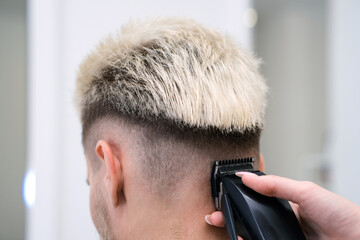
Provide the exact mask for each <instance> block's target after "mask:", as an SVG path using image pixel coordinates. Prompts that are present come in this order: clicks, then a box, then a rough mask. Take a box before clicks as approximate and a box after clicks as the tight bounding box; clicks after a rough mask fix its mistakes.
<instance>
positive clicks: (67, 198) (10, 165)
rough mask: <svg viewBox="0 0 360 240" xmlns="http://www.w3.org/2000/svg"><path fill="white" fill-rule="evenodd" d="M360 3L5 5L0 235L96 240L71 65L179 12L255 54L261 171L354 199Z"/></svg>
mask: <svg viewBox="0 0 360 240" xmlns="http://www.w3.org/2000/svg"><path fill="white" fill-rule="evenodd" d="M359 11H360V1H357V0H328V1H326V0H288V1H285V0H268V1H262V0H222V1H220V0H211V1H206V0H195V1H194V0H183V1H165V0H153V1H145V0H133V1H118V0H102V1H100V0H90V1H89V0H77V1H71V0H62V1H60V0H28V1H26V0H1V1H0V34H1V35H0V36H1V37H0V153H1V157H0V239H1V240H17V239H27V240H49V239H50V240H64V239H65V240H68V239H69V240H72V239H89V240H91V239H98V236H97V234H96V231H95V229H94V227H93V225H92V223H91V219H90V213H89V206H88V187H87V185H86V184H85V179H86V166H85V159H84V156H83V153H82V147H81V144H80V141H81V140H80V124H79V121H78V118H77V115H76V112H75V109H74V107H73V105H72V95H73V91H74V83H75V76H76V70H77V66H78V65H79V63H80V62H81V60H82V58H84V57H85V56H86V54H87V53H88V52H89V50H90V49H92V48H93V47H94V45H95V44H96V43H97V42H98V41H99V40H100V39H102V38H103V37H104V36H106V35H107V34H109V33H111V32H115V31H116V30H119V29H120V26H121V25H122V24H124V23H126V22H128V21H129V20H130V19H137V18H145V17H154V16H186V17H191V18H194V19H196V20H198V21H199V22H201V23H203V24H205V25H208V26H210V27H212V28H215V29H218V30H220V31H222V32H224V33H227V34H229V35H231V36H233V37H234V38H235V39H236V40H237V41H238V42H239V44H241V45H243V46H246V47H247V48H249V49H251V50H252V51H253V52H254V53H255V54H256V55H257V56H258V57H260V58H261V59H262V62H263V65H262V72H263V74H264V75H265V76H266V78H267V81H268V85H269V87H270V92H269V97H268V99H269V100H268V108H267V118H266V126H265V131H264V133H263V137H262V145H261V147H262V152H263V155H264V157H265V162H266V172H267V173H269V174H277V175H281V176H286V177H290V178H293V179H298V180H310V181H314V182H316V183H318V184H320V185H321V186H324V187H326V188H327V189H330V190H332V191H334V192H336V193H338V194H340V195H341V196H344V197H346V198H348V199H350V200H352V201H354V202H355V203H357V204H360V191H359V189H360V176H359V174H358V170H359V169H360V159H359V156H358V155H357V151H358V149H359V147H358V146H360V145H359V143H360V126H359V125H360V108H359V105H360V72H359V71H358V68H359V62H360V46H359V43H360V27H359V26H360V17H359V16H360V15H359V14H358V12H359Z"/></svg>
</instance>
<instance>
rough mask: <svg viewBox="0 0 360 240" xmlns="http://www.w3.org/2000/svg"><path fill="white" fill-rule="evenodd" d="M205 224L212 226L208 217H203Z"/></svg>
mask: <svg viewBox="0 0 360 240" xmlns="http://www.w3.org/2000/svg"><path fill="white" fill-rule="evenodd" d="M205 222H206V223H207V224H209V225H211V226H212V223H211V222H210V215H206V216H205Z"/></svg>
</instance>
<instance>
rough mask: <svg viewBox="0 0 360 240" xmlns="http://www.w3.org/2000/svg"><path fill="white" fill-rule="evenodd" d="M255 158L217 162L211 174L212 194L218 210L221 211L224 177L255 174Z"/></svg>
mask: <svg viewBox="0 0 360 240" xmlns="http://www.w3.org/2000/svg"><path fill="white" fill-rule="evenodd" d="M254 161H255V159H254V157H248V158H238V159H231V160H222V161H215V162H214V165H213V169H212V174H211V193H212V196H213V197H214V199H215V205H216V208H217V209H218V210H219V209H220V204H219V201H220V199H221V198H220V197H219V195H221V194H222V190H221V179H222V178H223V177H224V176H228V175H234V174H235V173H236V172H239V171H249V172H254V171H255V169H254Z"/></svg>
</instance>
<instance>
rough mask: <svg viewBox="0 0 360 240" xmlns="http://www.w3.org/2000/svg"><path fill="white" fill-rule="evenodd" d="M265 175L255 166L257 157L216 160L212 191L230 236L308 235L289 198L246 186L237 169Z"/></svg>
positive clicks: (254, 239) (253, 239)
mask: <svg viewBox="0 0 360 240" xmlns="http://www.w3.org/2000/svg"><path fill="white" fill-rule="evenodd" d="M239 171H247V172H253V173H255V174H257V175H264V173H262V172H260V171H259V170H255V169H254V158H242V159H235V160H224V161H215V162H214V166H213V170H212V175H211V189H212V195H213V197H214V199H215V206H216V209H217V210H221V211H222V213H223V215H224V219H225V227H226V229H227V232H228V235H229V237H230V240H237V236H238V235H239V236H241V237H242V238H243V239H244V240H265V239H266V240H270V239H273V240H281V239H286V240H288V239H292V240H296V239H298V240H300V239H301V240H302V239H306V238H305V236H304V234H303V232H302V230H301V228H300V225H299V223H298V221H297V219H296V216H295V214H294V212H293V210H292V208H291V206H290V204H289V202H288V201H286V200H284V199H279V198H274V197H267V196H264V195H261V194H259V193H257V192H255V191H254V190H252V189H250V188H248V187H246V186H245V185H244V184H243V183H242V181H241V178H239V177H237V176H236V175H235V173H236V172H239Z"/></svg>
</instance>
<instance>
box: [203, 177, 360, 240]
mask: <svg viewBox="0 0 360 240" xmlns="http://www.w3.org/2000/svg"><path fill="white" fill-rule="evenodd" d="M237 175H238V176H239V177H242V181H243V183H244V184H245V185H247V186H248V187H250V188H252V189H253V190H255V191H256V192H259V193H261V194H263V195H266V196H271V197H278V198H283V199H287V200H289V201H290V204H291V205H292V208H293V210H294V212H295V214H296V216H297V218H298V220H299V222H300V225H301V227H302V229H303V231H304V233H305V236H306V239H309V240H312V239H324V240H325V239H326V240H332V239H360V207H359V206H357V205H356V204H354V203H352V202H350V201H348V200H346V199H344V198H342V197H340V196H338V195H336V194H334V193H332V192H329V191H327V190H325V189H323V188H321V187H319V186H318V185H316V184H314V183H311V182H299V181H295V180H291V179H287V178H282V177H278V176H270V175H267V176H261V177H260V176H257V175H255V174H252V173H237ZM206 220H207V222H208V223H209V224H211V225H214V226H218V227H223V226H224V219H223V216H222V214H221V212H214V213H212V214H211V215H209V216H207V217H206ZM239 239H241V238H240V237H239Z"/></svg>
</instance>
